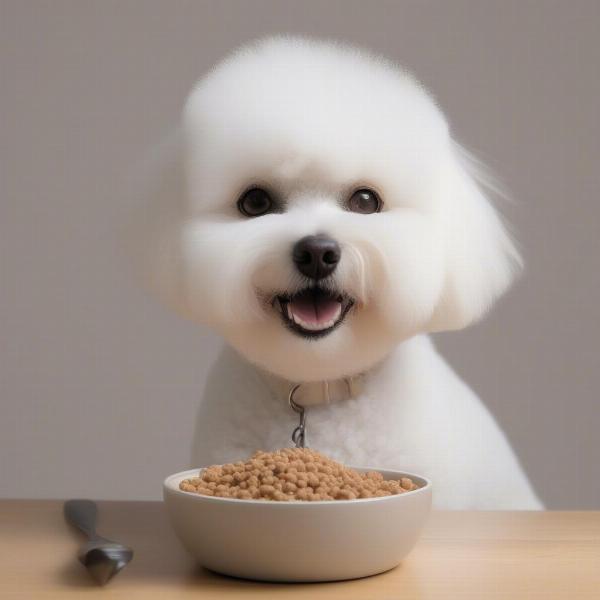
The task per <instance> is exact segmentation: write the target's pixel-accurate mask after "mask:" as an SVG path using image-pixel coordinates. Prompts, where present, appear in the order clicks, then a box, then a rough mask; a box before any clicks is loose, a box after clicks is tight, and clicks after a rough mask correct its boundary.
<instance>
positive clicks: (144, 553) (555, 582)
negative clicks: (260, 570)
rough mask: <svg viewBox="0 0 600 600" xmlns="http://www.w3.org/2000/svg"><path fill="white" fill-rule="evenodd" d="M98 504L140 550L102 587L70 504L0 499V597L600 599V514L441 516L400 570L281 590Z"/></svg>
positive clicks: (149, 521)
mask: <svg viewBox="0 0 600 600" xmlns="http://www.w3.org/2000/svg"><path fill="white" fill-rule="evenodd" d="M99 506H100V523H99V530H100V532H101V533H102V534H103V535H106V536H107V537H109V538H113V539H116V540H118V541H120V542H123V543H125V544H127V545H129V546H132V547H133V548H134V550H135V557H134V559H133V561H132V562H131V563H130V564H129V565H128V566H127V567H126V568H125V569H124V570H123V571H122V572H121V573H119V574H118V575H117V576H116V577H115V578H114V579H113V580H112V581H111V582H110V583H109V584H108V585H107V586H106V587H104V588H99V587H97V586H96V585H95V584H94V583H93V582H92V581H91V579H90V578H89V576H88V574H87V573H86V571H85V569H84V568H83V567H82V566H81V565H80V564H79V563H78V562H77V561H76V559H75V555H76V550H77V547H78V545H79V543H80V541H81V538H80V537H79V535H78V534H77V533H76V532H75V531H73V530H71V529H70V528H69V527H67V525H66V524H65V523H64V521H63V517H62V503H61V502H60V501H54V500H47V501H43V500H41V501H40V500H35V501H32V500H4V501H0V598H2V599H3V600H4V599H6V598H26V599H27V600H29V599H32V600H33V599H36V598H44V599H45V598H47V599H57V600H58V599H63V598H65V599H69V598H85V599H89V600H93V599H95V598H104V599H111V598H123V599H125V598H126V599H128V600H136V599H137V598H140V599H141V598H143V599H144V600H153V599H155V598H166V599H175V600H176V599H178V598H197V599H212V598H219V599H227V598H277V599H280V598H281V599H284V600H285V598H316V599H319V598H324V599H329V598H331V599H342V598H343V599H353V598H356V599H361V600H370V599H374V600H375V599H376V600H395V599H398V600H413V599H422V600H427V599H433V598H440V599H441V598H443V599H444V600H455V599H463V598H466V599H478V600H495V599H499V598H503V599H504V598H506V599H508V598H510V599H513V600H518V599H521V598H523V599H527V600H531V599H537V598H540V599H542V598H543V599H544V600H552V599H557V600H558V599H560V600H565V599H566V600H575V599H590V600H591V599H592V598H593V599H594V600H597V599H598V598H600V512H434V513H433V515H432V517H431V519H430V521H429V524H428V526H427V529H426V531H425V533H424V535H423V537H422V538H421V540H420V541H419V543H418V544H417V546H416V547H415V549H414V550H413V552H412V553H411V554H410V556H409V557H408V558H407V559H406V560H405V561H404V562H403V563H402V565H400V566H399V567H397V568H396V569H393V570H392V571H389V572H387V573H384V574H382V575H376V576H374V577H368V578H365V579H360V580H355V581H344V582H336V583H322V584H321V583H313V584H275V583H258V582H252V581H244V580H238V579H233V578H229V577H224V576H221V575H217V574H215V573H211V572H209V571H206V570H205V569H202V568H201V567H197V566H195V565H194V564H193V562H192V561H191V560H190V559H189V558H188V557H187V556H186V554H185V552H184V551H183V550H182V548H181V547H180V546H179V543H178V541H177V539H176V538H175V536H174V534H173V533H172V532H171V530H170V528H169V525H168V522H167V518H166V513H165V511H164V509H163V506H162V504H161V503H159V502H101V503H99ZM356 551H357V552H360V551H361V549H360V548H357V549H356Z"/></svg>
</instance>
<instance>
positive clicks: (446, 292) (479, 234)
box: [429, 143, 522, 331]
mask: <svg viewBox="0 0 600 600" xmlns="http://www.w3.org/2000/svg"><path fill="white" fill-rule="evenodd" d="M443 175H444V176H443V177H442V181H443V183H444V184H443V185H442V186H441V194H443V198H442V202H441V203H440V204H441V207H440V213H439V218H440V220H441V222H440V230H441V232H442V235H443V236H444V239H445V246H444V254H445V261H446V270H445V282H444V285H443V287H442V293H441V295H440V299H439V302H438V304H437V306H436V309H435V311H434V314H433V318H432V321H431V323H430V328H429V329H430V331H444V330H451V329H460V328H462V327H465V326H466V325H468V324H470V323H472V322H473V321H476V320H477V319H479V318H480V317H481V316H482V315H483V314H484V313H485V312H486V310H487V309H488V308H489V307H490V306H491V305H492V304H493V302H494V301H495V300H496V299H497V298H498V297H499V296H500V295H501V294H502V293H503V292H504V291H505V290H506V289H507V288H508V287H509V285H510V284H511V282H512V281H513V279H514V277H515V275H516V274H517V273H518V272H519V270H520V268H521V267H522V261H521V257H520V255H519V252H518V250H517V248H516V247H515V244H514V242H513V240H512V239H511V236H510V235H509V233H508V231H507V229H506V227H505V225H504V224H503V222H502V220H501V217H500V215H499V214H498V213H497V212H496V210H495V209H494V207H493V205H492V203H491V201H490V199H489V198H488V194H489V193H491V192H494V191H498V190H497V189H496V188H495V187H494V185H493V184H491V183H490V180H489V178H487V176H486V173H485V170H484V169H483V168H482V167H481V165H480V164H479V163H478V162H477V161H476V159H474V157H472V156H471V155H470V154H469V153H468V152H467V151H465V150H464V149H463V148H461V147H460V146H459V145H458V144H456V143H453V146H452V152H451V154H450V158H449V161H448V163H447V165H446V167H445V168H444V173H443Z"/></svg>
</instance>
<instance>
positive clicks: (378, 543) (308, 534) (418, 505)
mask: <svg viewBox="0 0 600 600" xmlns="http://www.w3.org/2000/svg"><path fill="white" fill-rule="evenodd" d="M354 468H355V469H356V470H357V471H362V472H365V471H374V470H377V471H379V472H380V473H382V474H383V476H384V479H399V478H401V477H410V478H411V479H412V480H413V481H414V482H415V483H416V484H417V485H418V486H419V489H417V490H413V491H412V492H406V493H404V494H399V495H397V496H385V497H383V498H364V499H358V500H329V501H318V502H303V501H291V502H276V501H269V500H237V499H234V498H215V497H212V496H201V495H199V494H194V493H190V492H183V491H181V490H180V489H179V483H180V482H181V481H182V480H183V479H187V478H190V477H197V476H198V473H199V471H201V469H192V470H190V471H183V472H181V473H176V474H174V475H171V476H169V477H167V478H166V479H165V481H164V484H163V492H164V500H165V503H166V506H167V510H168V513H169V517H170V520H171V523H172V525H173V528H174V530H175V533H176V534H177V536H178V537H179V539H180V540H181V542H182V543H183V545H184V546H185V548H186V549H187V550H188V552H189V553H190V554H191V555H192V556H193V557H194V558H195V559H196V560H197V561H198V563H199V564H201V565H202V566H204V567H206V568H208V569H211V570H212V571H217V572H218V573H223V574H225V575H233V576H234V577H243V578H246V579H257V580H263V581H335V580H341V579H354V578H357V577H365V576H367V575H374V574H376V573H381V572H383V571H387V570H389V569H392V568H393V567H395V566H396V565H398V563H400V561H401V560H402V559H403V558H404V557H405V556H406V555H407V554H408V553H409V552H410V551H411V549H412V548H413V546H414V545H415V543H416V542H417V539H418V538H419V535H420V533H421V531H422V529H423V526H424V524H425V521H426V519H427V516H428V515H429V512H430V509H431V482H430V481H428V480H427V479H425V478H424V477H420V476H419V475H415V474H413V473H404V472H400V471H385V470H381V469H373V468H357V467H354Z"/></svg>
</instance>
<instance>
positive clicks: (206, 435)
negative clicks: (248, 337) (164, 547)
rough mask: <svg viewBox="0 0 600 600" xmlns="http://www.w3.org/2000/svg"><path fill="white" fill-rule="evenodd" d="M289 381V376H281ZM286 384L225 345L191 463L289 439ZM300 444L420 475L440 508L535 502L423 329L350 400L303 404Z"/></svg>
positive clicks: (234, 456) (499, 436)
mask: <svg viewBox="0 0 600 600" xmlns="http://www.w3.org/2000/svg"><path fill="white" fill-rule="evenodd" d="M290 385H291V384H290ZM284 390H285V386H279V385H277V386H274V385H272V380H271V377H270V376H269V375H268V374H267V373H265V372H264V371H262V370H261V369H257V368H256V367H254V366H253V365H251V364H249V363H248V362H247V361H246V360H244V359H243V358H242V357H240V356H239V355H238V354H237V353H236V352H235V351H233V350H232V349H231V348H226V349H224V351H223V352H222V354H221V356H220V357H219V359H218V360H217V363H216V365H215V366H214V367H213V369H212V371H211V373H210V375H209V379H208V382H207V385H206V389H205V393H204V397H203V399H202V403H201V406H200V410H199V412H198V417H197V422H196V432H195V436H194V446H193V452H192V463H193V465H194V466H199V465H208V464H222V463H223V462H233V461H236V460H239V459H240V457H244V456H249V455H250V454H251V453H252V452H254V451H255V450H256V449H257V448H264V449H267V450H275V449H277V448H282V447H285V446H289V445H290V444H291V442H290V435H291V432H292V430H293V428H294V427H295V426H296V425H297V424H298V417H297V415H296V414H295V413H294V412H292V410H290V407H289V405H288V403H287V396H286V394H285V393H284ZM307 430H308V444H309V446H311V447H314V448H317V449H318V450H320V451H322V452H324V453H325V454H327V455H328V456H331V457H333V458H336V459H338V460H340V461H342V462H344V463H345V464H350V465H360V466H371V467H378V468H381V469H396V470H405V471H408V472H412V473H421V474H425V475H426V476H427V477H429V478H430V479H431V480H432V481H433V482H434V486H435V493H434V506H435V507H436V508H441V509H477V510H490V509H496V510H499V509H507V510H508V509H538V508H541V506H542V505H541V503H540V501H539V500H538V498H537V497H536V495H535V493H534V492H533V491H532V489H531V486H530V485H529V482H528V481H527V477H526V476H525V475H524V473H523V471H522V470H521V468H520V466H519V463H518V461H517V459H516V457H515V455H514V453H513V451H512V450H511V448H510V446H509V444H508V442H507V441H506V438H505V437H504V434H503V433H502V431H501V430H500V429H499V428H498V425H497V424H496V423H495V421H494V419H493V417H492V416H491V415H490V414H489V412H488V411H487V410H486V409H485V407H484V406H483V404H482V403H481V401H480V400H479V398H477V396H476V395H475V394H474V393H473V392H472V391H471V390H470V389H469V388H468V386H467V385H465V383H464V382H463V381H461V380H460V378H459V377H458V376H457V375H456V374H455V373H454V372H453V371H452V369H451V368H450V367H449V366H448V365H447V364H446V363H445V362H444V360H443V358H442V357H441V356H440V355H439V354H438V353H437V352H436V350H435V348H434V347H433V344H432V343H431V341H430V340H429V339H428V338H427V337H426V336H417V337H414V338H412V339H411V340H409V341H407V342H405V343H404V344H402V345H400V346H398V347H397V348H396V349H395V350H394V351H393V352H392V353H391V354H390V356H388V357H387V358H386V359H385V361H384V363H383V364H381V365H380V366H378V367H377V368H376V369H374V370H373V372H372V373H369V374H367V375H366V377H365V383H364V389H363V390H362V393H360V394H358V395H357V396H356V397H355V398H351V399H343V400H339V401H334V402H332V403H330V404H325V403H322V404H319V405H314V406H310V407H309V408H308V410H307Z"/></svg>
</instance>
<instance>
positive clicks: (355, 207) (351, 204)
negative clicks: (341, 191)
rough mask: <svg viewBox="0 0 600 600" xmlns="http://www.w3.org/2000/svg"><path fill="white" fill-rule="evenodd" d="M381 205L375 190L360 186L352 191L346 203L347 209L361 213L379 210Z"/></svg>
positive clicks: (365, 213) (366, 213) (367, 213)
mask: <svg viewBox="0 0 600 600" xmlns="http://www.w3.org/2000/svg"><path fill="white" fill-rule="evenodd" d="M382 206H383V202H382V201H381V198H379V196H378V195H377V193H376V192H374V191H373V190H370V189H368V188H361V189H360V190H356V191H355V192H353V193H352V195H351V196H350V198H348V202H347V203H346V208H347V209H348V210H350V211H352V212H355V213H362V214H363V215H369V214H371V213H376V212H379V211H380V210H381V207H382Z"/></svg>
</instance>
